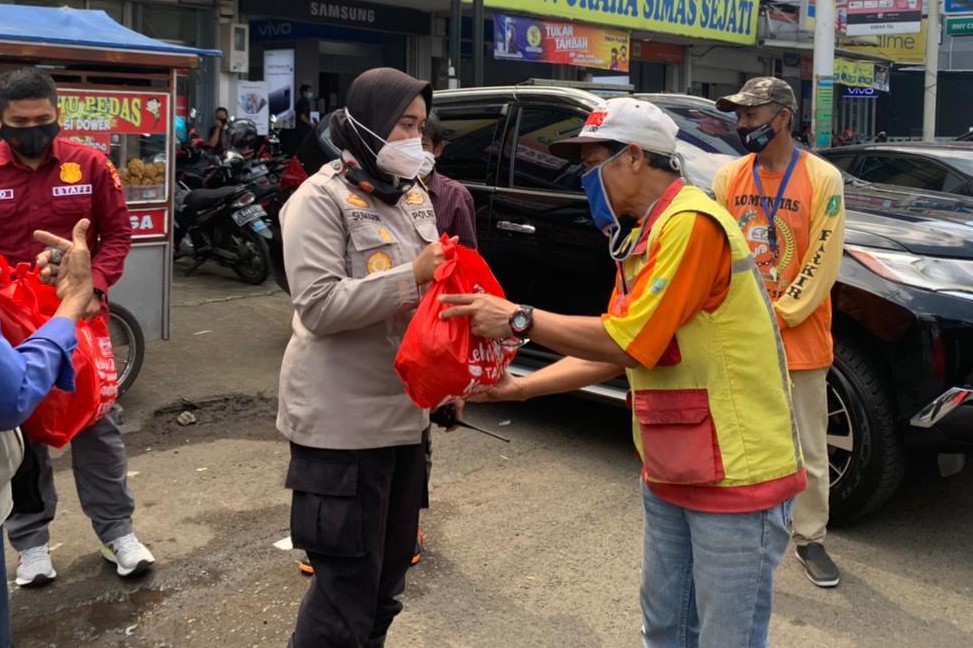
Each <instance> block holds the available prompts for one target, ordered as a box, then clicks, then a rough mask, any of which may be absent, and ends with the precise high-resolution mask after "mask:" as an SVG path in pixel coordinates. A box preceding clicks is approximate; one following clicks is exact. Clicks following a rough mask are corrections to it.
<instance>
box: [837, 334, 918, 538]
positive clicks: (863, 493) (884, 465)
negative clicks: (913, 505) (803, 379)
mask: <svg viewBox="0 0 973 648" xmlns="http://www.w3.org/2000/svg"><path fill="white" fill-rule="evenodd" d="M880 366H881V365H880V363H879V362H878V361H877V360H876V359H875V358H874V357H872V356H871V355H870V354H869V353H868V352H866V351H865V350H864V349H863V348H861V347H860V346H858V345H855V344H853V343H850V342H848V341H842V340H836V341H835V359H834V364H833V365H832V367H831V370H830V371H829V372H828V458H829V463H830V474H831V492H830V510H831V511H830V524H831V525H832V526H840V525H842V524H847V523H849V522H853V521H855V520H857V519H859V518H861V517H863V516H866V515H868V514H869V513H871V512H872V511H874V510H876V509H877V508H879V507H880V506H881V505H882V504H884V503H885V502H886V501H887V500H888V499H889V498H890V497H891V496H892V494H893V493H894V492H895V491H896V489H897V488H898V487H899V485H900V484H901V483H902V479H903V477H904V475H905V467H906V457H905V451H904V449H903V446H902V440H901V438H900V436H899V434H898V430H897V428H896V424H895V415H894V412H895V404H894V399H893V397H892V392H891V390H890V389H889V386H888V384H887V382H886V380H885V376H886V375H887V373H888V372H887V371H883V370H881V369H880Z"/></svg>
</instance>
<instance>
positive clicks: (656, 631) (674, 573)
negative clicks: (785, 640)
mask: <svg viewBox="0 0 973 648" xmlns="http://www.w3.org/2000/svg"><path fill="white" fill-rule="evenodd" d="M640 481H641V480H640ZM642 501H643V503H644V506H645V540H644V543H645V546H644V550H643V554H642V587H641V603H642V645H643V646H644V648H695V647H696V646H701V647H702V648H717V647H718V648H761V647H763V646H766V645H767V633H768V630H769V626H770V610H771V604H772V601H773V594H774V569H775V568H776V567H777V565H778V563H780V560H781V557H783V555H784V551H785V549H786V548H787V543H788V541H789V540H790V522H791V512H792V511H793V509H794V500H793V499H789V500H787V501H786V502H784V503H782V504H779V505H777V506H774V507H773V508H770V509H767V510H765V511H757V512H754V513H701V512H698V511H690V510H687V509H684V508H681V507H679V506H674V505H672V504H668V503H666V502H664V501H663V500H661V499H659V498H658V497H656V496H655V494H654V493H652V491H651V490H650V489H649V488H648V486H646V485H645V483H644V482H642Z"/></svg>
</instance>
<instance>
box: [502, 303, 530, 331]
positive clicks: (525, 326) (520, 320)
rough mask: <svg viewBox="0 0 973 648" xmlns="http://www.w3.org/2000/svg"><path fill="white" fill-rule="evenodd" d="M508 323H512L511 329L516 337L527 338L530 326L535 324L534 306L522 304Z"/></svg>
mask: <svg viewBox="0 0 973 648" xmlns="http://www.w3.org/2000/svg"><path fill="white" fill-rule="evenodd" d="M507 323H508V324H510V330H511V331H513V334H514V335H515V336H516V337H518V338H519V339H521V340H526V339H527V334H528V333H530V328H531V327H532V326H533V325H534V307H533V306H526V305H524V304H521V305H520V306H518V307H517V310H515V311H514V312H513V315H511V316H510V319H509V320H507Z"/></svg>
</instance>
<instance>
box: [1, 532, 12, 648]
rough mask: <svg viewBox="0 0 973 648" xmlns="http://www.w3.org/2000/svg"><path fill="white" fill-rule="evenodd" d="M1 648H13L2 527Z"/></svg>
mask: <svg viewBox="0 0 973 648" xmlns="http://www.w3.org/2000/svg"><path fill="white" fill-rule="evenodd" d="M0 589H2V590H3V591H2V592H0V648H13V645H14V642H13V638H12V637H11V635H10V591H9V589H8V587H7V561H6V560H4V558H3V528H2V527H0Z"/></svg>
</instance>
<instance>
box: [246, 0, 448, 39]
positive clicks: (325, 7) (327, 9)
mask: <svg viewBox="0 0 973 648" xmlns="http://www.w3.org/2000/svg"><path fill="white" fill-rule="evenodd" d="M240 13H243V14H247V16H248V17H249V18H251V19H255V18H258V17H266V18H268V19H271V18H272V19H278V20H284V21H304V22H315V23H322V24H327V25H333V26H336V27H355V28H359V29H374V30H377V31H388V32H398V33H400V34H420V35H422V34H428V33H429V26H430V22H431V21H430V20H429V14H428V13H425V12H422V11H418V10H415V9H408V8H405V7H396V6H393V5H390V4H389V5H378V4H371V3H368V2H358V1H357V0H332V1H330V2H298V1H295V0H287V1H282V0H240ZM275 36H276V35H275Z"/></svg>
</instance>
